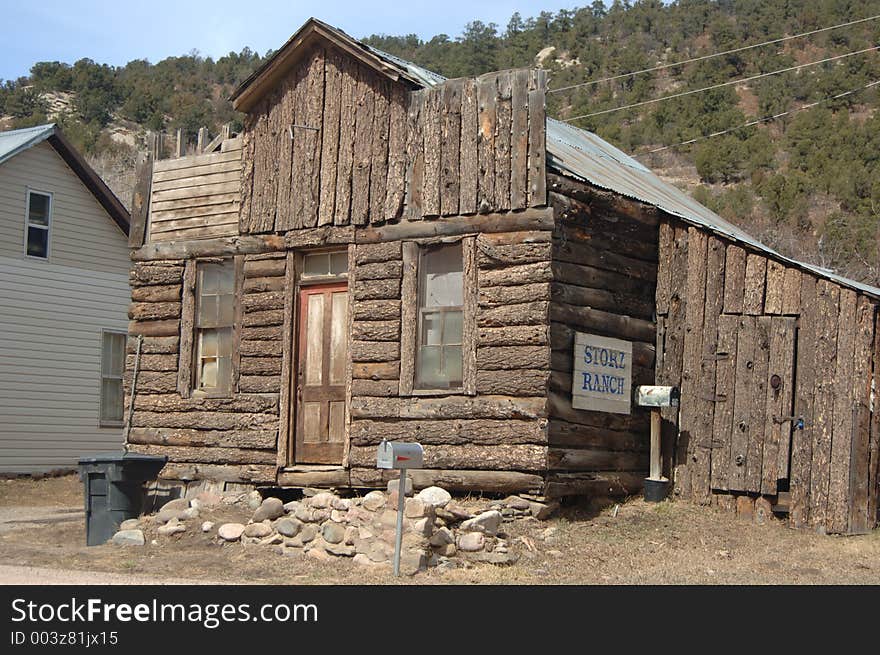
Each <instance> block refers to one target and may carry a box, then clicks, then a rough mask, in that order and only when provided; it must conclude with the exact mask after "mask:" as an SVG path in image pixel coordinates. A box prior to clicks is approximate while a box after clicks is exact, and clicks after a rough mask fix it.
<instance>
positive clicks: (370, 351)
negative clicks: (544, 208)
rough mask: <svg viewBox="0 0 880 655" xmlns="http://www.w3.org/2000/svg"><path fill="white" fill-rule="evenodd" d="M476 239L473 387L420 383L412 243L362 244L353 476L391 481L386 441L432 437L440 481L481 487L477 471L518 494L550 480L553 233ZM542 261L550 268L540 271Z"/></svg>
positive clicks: (352, 276)
mask: <svg viewBox="0 0 880 655" xmlns="http://www.w3.org/2000/svg"><path fill="white" fill-rule="evenodd" d="M466 239H471V240H473V245H474V246H475V248H474V249H473V252H474V257H473V259H474V261H473V264H474V265H475V270H473V273H468V271H466V272H465V279H471V280H473V281H475V282H476V285H477V287H476V288H466V289H465V295H466V296H468V295H470V294H473V297H474V298H475V299H476V300H477V302H476V303H475V307H474V309H473V313H474V321H473V326H474V327H475V329H476V334H475V335H474V337H475V338H474V339H473V340H472V341H471V343H472V346H473V351H472V352H465V355H464V356H465V358H466V360H467V358H471V359H472V363H473V369H472V370H473V379H472V385H473V386H472V388H468V386H469V385H468V382H467V381H466V382H465V388H464V389H463V390H462V391H461V392H457V393H453V394H442V393H439V394H438V393H434V394H431V395H423V394H420V393H419V392H418V391H413V390H412V375H413V355H412V352H413V347H414V346H413V344H412V343H409V339H408V338H407V337H405V336H404V334H405V333H406V332H407V330H408V329H409V327H411V323H412V321H413V320H414V318H413V316H414V310H415V303H416V302H417V298H416V290H415V288H409V287H410V285H412V284H413V283H414V280H415V277H414V276H411V275H405V274H404V267H406V266H410V265H412V263H411V261H410V260H408V259H406V258H405V256H404V252H405V250H406V249H407V248H408V244H409V243H411V242H403V243H401V242H400V241H392V242H386V243H376V244H359V245H357V246H356V248H355V255H354V269H353V270H351V271H349V284H350V289H351V294H352V342H351V357H352V377H353V379H352V382H351V396H352V399H351V407H350V412H351V426H350V435H349V436H350V448H349V451H348V466H349V467H350V476H351V480H352V484H355V483H357V484H361V485H367V486H372V485H376V484H382V481H383V480H385V479H387V477H388V475H387V472H386V474H383V472H381V471H377V470H376V468H375V458H376V446H377V445H378V444H379V442H380V441H381V440H382V439H383V438H385V439H389V440H394V439H398V440H400V439H406V440H417V441H419V442H420V443H422V444H423V446H424V448H425V461H426V469H427V470H426V473H425V474H426V475H429V476H434V477H432V478H431V479H434V478H436V479H452V478H456V475H457V474H456V472H457V471H459V470H461V471H464V472H466V473H467V475H465V476H464V477H462V476H458V477H460V478H461V480H459V481H458V482H457V483H456V484H457V485H458V486H459V488H462V485H467V484H470V485H471V486H470V488H477V487H474V486H473V485H475V484H477V482H476V481H478V480H479V481H482V482H483V483H486V482H487V481H489V482H491V485H492V486H494V487H497V488H498V489H503V490H509V491H513V490H520V491H527V490H532V491H535V490H539V488H540V487H541V486H542V483H541V482H540V481H542V480H543V472H544V469H545V468H546V460H547V448H546V440H547V436H546V419H545V409H544V405H545V399H544V393H545V390H546V385H547V380H548V377H549V346H548V337H547V324H546V320H547V304H548V301H549V285H548V282H549V276H550V272H549V248H550V232H549V231H544V232H541V231H536V232H532V231H526V232H508V233H499V234H480V235H472V236H469V237H466ZM464 250H465V252H466V253H467V252H468V251H469V250H468V248H464ZM465 257H466V258H467V254H466V255H465ZM467 267H468V264H467V263H466V268H467ZM535 267H540V268H541V269H542V271H543V273H539V274H536V273H534V272H533V271H534V270H535ZM542 280H543V281H542ZM469 286H470V285H469V284H468V283H466V287H469ZM496 291H499V292H501V293H504V294H514V295H517V297H516V298H514V297H512V296H511V297H508V296H501V295H496V293H495V292H496ZM402 341H403V342H404V343H403V345H402V343H401V342H402ZM466 341H467V338H466ZM466 350H467V348H466ZM468 368H469V367H468V366H467V365H466V366H465V370H466V373H465V376H466V377H467V370H468ZM407 379H408V380H409V383H408V384H407V382H406V380H407ZM480 472H484V473H480ZM438 476H439V477H438Z"/></svg>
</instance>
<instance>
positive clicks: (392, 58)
mask: <svg viewBox="0 0 880 655" xmlns="http://www.w3.org/2000/svg"><path fill="white" fill-rule="evenodd" d="M360 45H362V46H363V47H364V48H366V49H367V50H369V51H370V52H372V53H373V54H374V55H376V56H377V57H380V58H381V59H384V60H385V61H387V62H388V63H389V64H393V65H394V66H397V67H398V68H401V69H403V70H404V71H405V72H407V73H409V76H410V77H411V78H413V79H415V80H416V81H418V82H421V83H422V84H424V85H425V86H436V85H437V84H442V83H443V82H445V81H446V78H445V77H443V76H442V75H440V74H439V73H435V72H434V71H429V70H428V69H427V68H422V67H421V66H419V65H418V64H414V63H412V62H411V61H407V60H406V59H401V58H400V57H398V56H396V55H392V54H390V53H387V52H385V51H384V50H379V48H374V47H373V46H371V45H367V44H366V43H360Z"/></svg>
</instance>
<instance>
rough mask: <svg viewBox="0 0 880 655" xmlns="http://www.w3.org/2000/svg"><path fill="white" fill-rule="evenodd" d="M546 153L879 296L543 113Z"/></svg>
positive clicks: (599, 182)
mask: <svg viewBox="0 0 880 655" xmlns="http://www.w3.org/2000/svg"><path fill="white" fill-rule="evenodd" d="M547 158H548V161H547V163H548V165H550V166H552V167H553V168H554V169H556V170H557V171H559V172H560V173H562V174H563V175H568V176H570V177H574V178H576V179H578V180H581V181H584V182H588V183H590V184H592V185H595V186H597V187H600V188H602V189H606V190H608V191H613V192H615V193H619V194H621V195H624V196H627V197H628V198H632V199H634V200H640V201H641V202H644V203H647V204H649V205H652V206H654V207H657V209H660V210H662V211H664V212H666V213H667V214H671V215H673V216H677V217H678V218H680V219H682V220H683V221H685V222H686V223H690V224H691V225H694V226H697V227H702V228H705V229H708V230H710V231H712V232H714V233H715V234H718V235H719V236H722V237H727V238H728V239H732V240H734V241H737V242H739V243H741V244H743V245H745V246H748V247H750V248H752V249H754V250H760V251H762V252H764V253H766V254H767V255H769V256H771V257H772V258H774V259H777V260H779V261H782V262H785V263H786V264H789V265H792V266H795V267H797V268H801V269H805V270H807V271H810V272H811V273H815V274H816V275H819V276H821V277H824V278H827V279H830V280H833V281H834V282H837V283H838V284H841V285H843V286H846V287H850V288H852V289H856V290H858V291H861V292H863V293H866V294H869V295H871V296H873V297H875V298H880V289H878V288H877V287H873V286H870V285H867V284H864V283H862V282H856V281H855V280H850V279H849V278H845V277H842V276H840V275H837V274H836V273H834V272H833V271H831V270H829V269H827V268H822V267H820V266H814V265H813V264H807V263H806V262H802V261H798V260H796V259H791V258H790V257H786V256H784V255H781V254H780V253H778V252H776V251H775V250H773V249H772V248H770V247H769V246H767V245H765V244H763V243H761V242H760V241H758V240H757V239H755V238H754V237H752V236H750V235H749V234H747V233H746V232H744V231H742V230H741V229H740V228H738V227H736V226H735V225H733V224H732V223H730V222H728V221H726V220H724V219H723V218H721V217H720V216H719V215H718V214H716V213H715V212H713V211H712V210H710V209H709V208H707V207H704V206H703V205H701V204H700V203H698V202H697V201H696V200H694V199H693V198H691V197H690V196H689V195H688V194H686V193H685V192H684V191H681V190H680V189H678V188H676V187H674V186H673V185H671V184H669V183H667V182H664V181H663V180H661V179H660V178H659V177H657V176H656V175H654V173H652V172H651V171H650V170H649V169H648V168H647V167H645V166H644V165H643V164H641V163H640V162H638V161H636V160H635V159H633V158H632V157H630V156H628V155H626V154H624V153H623V152H622V151H621V150H619V149H617V148H615V147H614V146H612V145H611V144H610V143H608V142H607V141H603V140H602V139H600V138H599V137H598V136H596V135H595V134H593V133H591V132H587V131H586V130H581V129H579V128H577V127H574V126H572V125H569V124H568V123H563V122H561V121H558V120H554V119H552V118H548V119H547Z"/></svg>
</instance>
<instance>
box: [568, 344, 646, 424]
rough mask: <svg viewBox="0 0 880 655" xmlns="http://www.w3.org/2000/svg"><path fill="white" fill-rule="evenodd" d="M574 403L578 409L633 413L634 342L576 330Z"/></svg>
mask: <svg viewBox="0 0 880 655" xmlns="http://www.w3.org/2000/svg"><path fill="white" fill-rule="evenodd" d="M573 363H574V366H573V367H572V368H573V371H574V372H573V375H572V384H571V404H572V407H574V408H575V409H589V410H592V411H594V412H612V413H614V414H629V413H630V403H631V401H632V343H631V342H629V341H622V340H621V339H610V338H608V337H600V336H598V335H595V334H586V333H584V332H576V333H575V338H574V362H573Z"/></svg>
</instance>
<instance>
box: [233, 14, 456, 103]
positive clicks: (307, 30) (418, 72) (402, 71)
mask: <svg viewBox="0 0 880 655" xmlns="http://www.w3.org/2000/svg"><path fill="white" fill-rule="evenodd" d="M318 40H324V41H327V42H330V43H332V44H334V45H335V46H336V47H338V48H339V49H340V50H342V51H343V52H346V53H348V54H349V55H351V56H352V57H354V58H355V59H357V60H359V61H360V62H362V63H364V64H366V65H367V66H370V67H371V68H373V69H374V70H376V71H377V72H378V73H380V74H382V75H385V76H387V77H389V78H390V79H392V80H394V81H403V82H405V83H407V84H408V85H409V86H411V87H413V88H419V87H423V86H432V85H434V84H437V83H439V82H442V81H443V79H444V78H443V77H442V76H440V75H437V74H436V73H432V72H431V71H429V70H426V69H424V68H422V67H421V66H417V65H416V64H413V63H411V62H408V61H405V60H403V59H400V58H399V57H395V56H394V55H389V54H388V53H386V52H382V51H381V50H378V49H376V48H371V47H370V46H368V45H366V44H365V43H361V42H360V41H358V40H357V39H354V38H352V37H350V36H349V35H348V34H346V33H345V32H343V31H342V30H340V29H337V28H335V27H333V26H332V25H328V24H327V23H324V22H322V21H319V20H318V19H317V18H309V19H308V20H307V21H306V22H305V24H304V25H303V26H302V27H301V28H299V30H297V32H296V34H294V35H293V36H292V37H290V38H289V39H288V40H287V43H285V44H284V45H283V46H281V48H280V49H279V50H278V51H277V52H275V53H274V54H273V55H272V56H271V57H269V59H267V60H266V61H265V62H263V64H262V65H261V66H260V67H259V68H258V69H257V70H255V71H254V72H253V73H252V74H251V75H250V76H249V77H248V78H247V79H246V80H245V81H244V82H242V83H241V84H240V85H239V86H238V88H237V89H236V90H235V91H234V92H233V93H232V95H231V96H230V98H229V99H230V100H231V101H232V106H233V107H234V108H235V109H236V110H238V111H243V112H247V111H249V110H250V109H251V107H253V106H254V105H255V104H256V102H257V101H258V100H260V98H262V97H263V96H264V95H265V94H266V93H267V92H268V91H269V90H271V89H272V88H273V87H274V86H275V85H276V84H277V82H278V81H279V80H280V79H281V78H282V77H284V75H285V74H286V73H287V71H289V70H290V68H291V67H292V66H293V65H294V64H295V63H296V62H298V61H299V59H300V57H301V56H302V54H303V53H305V52H306V51H307V50H308V47H309V46H310V45H312V44H313V43H315V42H316V41H318Z"/></svg>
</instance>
